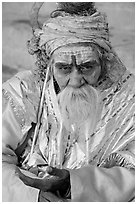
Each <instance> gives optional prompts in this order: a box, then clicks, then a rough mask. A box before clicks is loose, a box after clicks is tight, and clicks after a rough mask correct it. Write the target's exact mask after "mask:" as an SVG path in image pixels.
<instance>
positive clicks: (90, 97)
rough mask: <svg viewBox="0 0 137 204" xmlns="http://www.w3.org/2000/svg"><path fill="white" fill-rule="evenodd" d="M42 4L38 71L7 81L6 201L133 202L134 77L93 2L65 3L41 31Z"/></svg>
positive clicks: (36, 41) (35, 48)
mask: <svg viewBox="0 0 137 204" xmlns="http://www.w3.org/2000/svg"><path fill="white" fill-rule="evenodd" d="M41 5H42V3H36V4H34V8H33V11H34V12H32V15H31V19H32V23H33V34H34V36H33V38H32V40H31V41H29V44H28V46H29V52H30V53H31V54H34V55H35V56H36V58H37V60H36V61H37V65H38V69H37V70H32V71H25V72H22V73H19V74H17V75H16V76H15V77H13V78H12V79H10V80H8V81H7V82H6V83H4V84H3V201H12V202H13V201H22V202H23V201H26V202H31V201H32V202H37V201H39V202H42V201H45V202H46V201H50V202H53V201H54V202H59V201H76V202H79V201H81V202H88V201H89V202H95V201H99V202H107V201H113V202H116V201H132V200H133V199H134V188H135V183H134V182H135V181H134V174H135V171H134V169H135V166H134V165H135V164H134V76H133V75H132V74H131V73H129V71H127V70H126V68H125V67H124V65H123V64H122V62H121V61H120V60H119V58H118V56H117V55H116V53H115V52H114V50H113V49H112V47H111V44H110V42H109V31H108V24H107V22H106V18H105V15H104V14H101V13H99V12H98V11H97V10H96V9H95V7H94V3H92V2H83V3H82V2H79V3H78V2H75V3H70V2H66V3H65V2H64V3H59V4H58V9H57V10H56V11H54V12H53V13H52V14H51V18H50V19H49V20H48V21H47V22H46V23H44V25H43V27H42V28H37V25H38V22H37V20H36V19H37V15H38V11H39V9H40V7H41ZM35 20H36V21H35Z"/></svg>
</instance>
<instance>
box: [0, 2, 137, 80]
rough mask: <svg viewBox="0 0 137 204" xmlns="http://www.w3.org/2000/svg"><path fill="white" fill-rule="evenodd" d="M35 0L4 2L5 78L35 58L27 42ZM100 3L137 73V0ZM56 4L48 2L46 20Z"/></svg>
mask: <svg viewBox="0 0 137 204" xmlns="http://www.w3.org/2000/svg"><path fill="white" fill-rule="evenodd" d="M32 4H33V3H32V2H25V3H24V2H3V3H2V64H3V66H2V81H3V82H4V81H6V80H7V79H9V78H10V77H11V76H13V75H14V74H15V73H17V72H18V71H21V70H24V69H31V68H32V67H33V66H35V64H34V58H33V57H32V56H31V55H29V54H28V52H27V48H26V42H27V40H28V39H30V38H31V36H32V34H31V27H30V22H29V11H30V9H31V7H32ZM96 7H97V8H98V9H99V10H100V11H103V12H105V13H106V14H107V16H108V23H109V27H110V40H111V42H112V45H113V46H114V48H115V50H116V52H117V53H118V55H119V57H120V58H121V60H122V61H123V63H124V64H125V65H126V67H127V68H128V69H129V70H131V71H132V72H133V73H134V65H135V63H134V59H135V3H134V2H104V3H103V2H100V3H99V2H97V3H96ZM55 8H56V4H55V2H50V3H49V2H46V3H45V4H44V5H43V7H42V9H41V10H40V14H39V15H40V17H39V20H40V21H41V22H43V21H44V20H46V19H47V18H48V16H49V14H50V12H51V11H53V10H54V9H55Z"/></svg>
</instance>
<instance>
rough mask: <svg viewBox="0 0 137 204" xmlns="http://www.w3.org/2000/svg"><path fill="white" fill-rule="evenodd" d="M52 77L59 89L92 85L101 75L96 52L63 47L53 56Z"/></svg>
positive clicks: (86, 48)
mask: <svg viewBox="0 0 137 204" xmlns="http://www.w3.org/2000/svg"><path fill="white" fill-rule="evenodd" d="M53 58H54V61H53V64H52V66H53V72H54V77H55V79H56V81H57V83H58V85H59V87H60V89H61V90H62V89H64V88H65V87H66V86H71V87H73V88H79V87H81V86H84V85H86V84H89V85H93V84H95V83H96V82H97V80H98V78H99V76H100V74H101V64H100V60H99V55H98V53H97V51H96V50H95V49H94V48H92V47H63V48H61V49H58V50H57V51H55V52H54V54H53Z"/></svg>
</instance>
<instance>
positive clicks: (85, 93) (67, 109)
mask: <svg viewBox="0 0 137 204" xmlns="http://www.w3.org/2000/svg"><path fill="white" fill-rule="evenodd" d="M58 103H59V107H60V111H61V115H62V120H63V124H64V125H65V127H66V128H67V129H68V130H70V127H71V125H73V124H75V125H76V126H81V124H84V123H85V122H86V121H87V120H90V121H92V122H93V123H94V122H95V120H96V113H97V106H98V92H97V91H96V90H95V89H94V88H93V87H92V86H90V85H85V86H83V87H81V88H78V89H74V88H71V87H67V88H65V89H64V90H63V91H62V92H61V93H59V95H58Z"/></svg>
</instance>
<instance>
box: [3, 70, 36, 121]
mask: <svg viewBox="0 0 137 204" xmlns="http://www.w3.org/2000/svg"><path fill="white" fill-rule="evenodd" d="M2 92H3V101H4V102H3V104H4V106H5V105H6V104H7V103H10V104H11V105H12V107H13V109H15V107H16V111H18V112H19V113H20V115H25V117H27V118H30V120H31V121H35V120H36V114H37V110H38V105H39V100H40V86H39V84H38V83H37V82H36V81H35V77H34V75H33V73H32V72H31V71H29V70H27V71H23V72H19V73H17V74H16V75H15V76H13V77H12V78H11V79H9V80H8V81H6V82H5V83H3V85H2Z"/></svg>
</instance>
